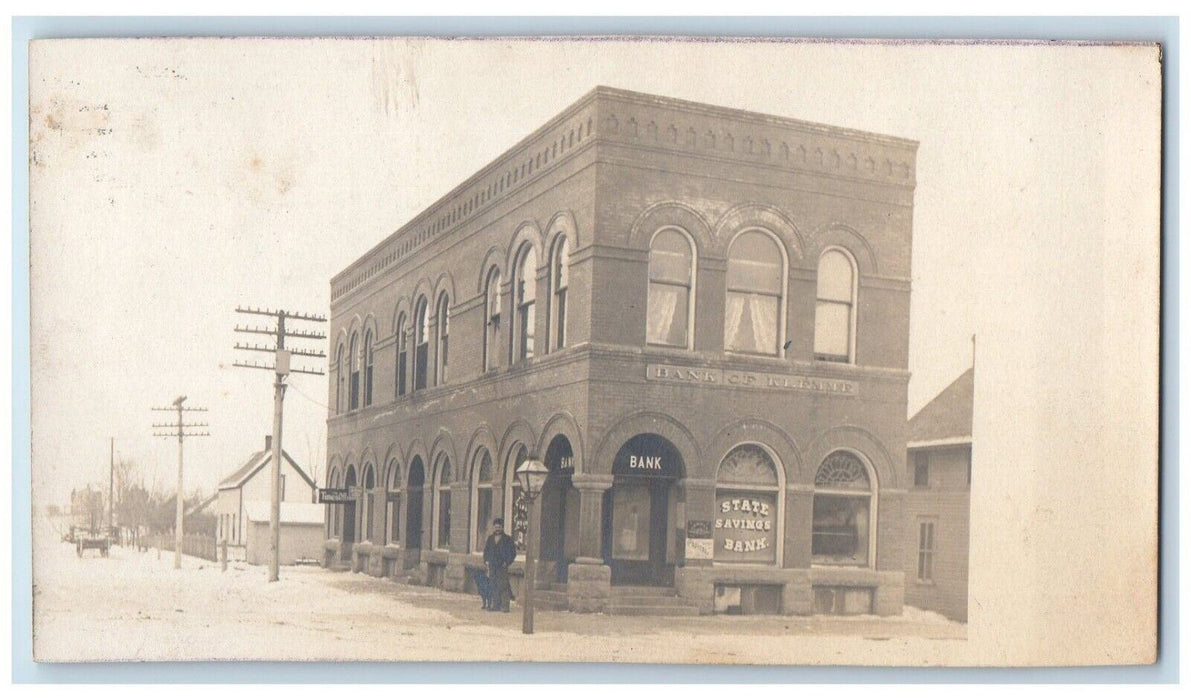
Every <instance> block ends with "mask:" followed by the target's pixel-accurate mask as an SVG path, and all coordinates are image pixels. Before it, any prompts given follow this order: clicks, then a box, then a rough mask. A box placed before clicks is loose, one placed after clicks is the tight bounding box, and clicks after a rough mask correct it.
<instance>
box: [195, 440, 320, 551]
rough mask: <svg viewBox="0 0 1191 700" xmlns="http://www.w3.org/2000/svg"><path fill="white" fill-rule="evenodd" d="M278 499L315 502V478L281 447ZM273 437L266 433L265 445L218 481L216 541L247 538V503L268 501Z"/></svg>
mask: <svg viewBox="0 0 1191 700" xmlns="http://www.w3.org/2000/svg"><path fill="white" fill-rule="evenodd" d="M281 455H282V457H283V459H282V460H281V500H282V502H283V503H306V504H309V503H314V496H315V490H316V488H317V487H316V485H315V483H314V479H312V478H310V475H308V474H307V473H306V471H305V470H303V469H302V467H301V466H299V465H298V463H297V462H296V461H295V460H294V458H293V457H291V456H290V455H289V453H288V452H286V451H285V450H284V449H283V450H282V451H281ZM272 462H273V438H272V436H268V435H266V436H265V447H264V449H262V450H258V451H256V452H254V453H252V455H251V456H250V457H249V458H248V459H247V460H246V461H245V462H244V463H243V464H242V465H241V466H240V467H239V468H238V469H236V470H235V471H234V472H232V473H231V474H228V475H227V476H226V477H224V479H223V480H222V481H220V482H219V492H218V497H217V498H218V505H217V507H216V509H215V512H216V515H217V517H218V523H217V526H216V535H215V537H216V540H218V541H224V540H226V541H227V542H228V544H230V545H243V544H245V541H246V533H245V523H246V522H247V520H246V510H247V508H248V504H249V503H252V502H263V503H266V504H268V503H269V501H270V493H269V489H270V486H271V481H272V478H271V470H270V467H271V465H272Z"/></svg>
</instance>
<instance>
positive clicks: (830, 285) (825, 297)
mask: <svg viewBox="0 0 1191 700" xmlns="http://www.w3.org/2000/svg"><path fill="white" fill-rule="evenodd" d="M815 297H816V299H815V359H816V360H827V361H830V362H855V359H856V263H855V261H854V260H853V259H852V256H851V255H849V254H848V253H847V252H845V251H844V250H842V249H840V248H828V249H827V250H826V251H824V253H823V255H822V256H820V257H819V280H818V286H817V292H816V294H815Z"/></svg>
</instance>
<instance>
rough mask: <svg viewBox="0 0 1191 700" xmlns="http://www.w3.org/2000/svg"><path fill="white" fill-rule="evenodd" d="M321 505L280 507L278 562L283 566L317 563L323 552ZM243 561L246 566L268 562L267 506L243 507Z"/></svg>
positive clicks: (251, 504) (256, 503) (252, 504)
mask: <svg viewBox="0 0 1191 700" xmlns="http://www.w3.org/2000/svg"><path fill="white" fill-rule="evenodd" d="M323 509H324V506H323V505H322V504H321V503H292V502H291V503H282V504H281V539H280V544H281V553H280V555H279V556H278V561H279V562H280V563H281V564H282V565H283V566H284V565H289V564H297V563H298V562H299V561H302V560H305V561H318V558H319V556H320V555H321V554H322V551H323V521H324V520H325V518H326V514H325V513H324V510H323ZM244 520H245V523H246V525H245V527H244V535H245V538H244V542H245V551H244V558H245V559H246V560H247V561H248V563H249V564H258V565H259V564H266V563H268V561H269V503H268V502H267V501H250V502H248V503H246V504H244Z"/></svg>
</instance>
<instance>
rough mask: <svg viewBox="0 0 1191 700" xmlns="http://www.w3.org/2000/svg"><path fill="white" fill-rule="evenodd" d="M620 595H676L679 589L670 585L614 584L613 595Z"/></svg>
mask: <svg viewBox="0 0 1191 700" xmlns="http://www.w3.org/2000/svg"><path fill="white" fill-rule="evenodd" d="M618 595H648V596H675V595H678V591H677V590H675V589H674V588H672V587H669V586H613V587H612V597H613V598H615V597H616V596H618Z"/></svg>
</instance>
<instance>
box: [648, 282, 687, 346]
mask: <svg viewBox="0 0 1191 700" xmlns="http://www.w3.org/2000/svg"><path fill="white" fill-rule="evenodd" d="M683 291H685V289H683V288H679V287H670V286H665V285H660V284H651V285H649V306H648V313H647V318H646V330H647V333H648V338H646V342H650V343H667V344H670V345H685V344H686V342H685V340H686V339H685V338H682V339H679V340H678V341H677V342H676V341H675V339H674V337H673V336H674V335H675V333H674V330H675V328H674V315H675V314H674V312H675V310H676V309H677V308H678V297H679V294H680V293H682V292H683Z"/></svg>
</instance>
